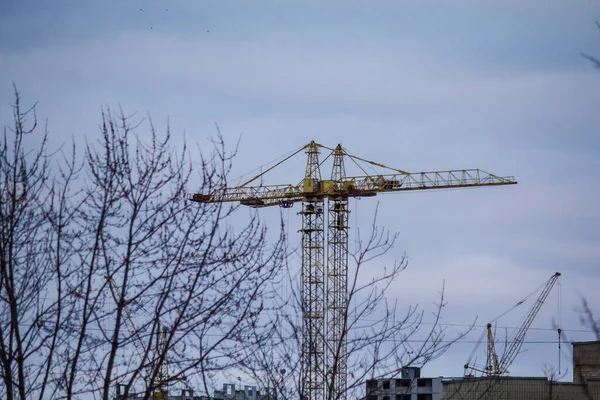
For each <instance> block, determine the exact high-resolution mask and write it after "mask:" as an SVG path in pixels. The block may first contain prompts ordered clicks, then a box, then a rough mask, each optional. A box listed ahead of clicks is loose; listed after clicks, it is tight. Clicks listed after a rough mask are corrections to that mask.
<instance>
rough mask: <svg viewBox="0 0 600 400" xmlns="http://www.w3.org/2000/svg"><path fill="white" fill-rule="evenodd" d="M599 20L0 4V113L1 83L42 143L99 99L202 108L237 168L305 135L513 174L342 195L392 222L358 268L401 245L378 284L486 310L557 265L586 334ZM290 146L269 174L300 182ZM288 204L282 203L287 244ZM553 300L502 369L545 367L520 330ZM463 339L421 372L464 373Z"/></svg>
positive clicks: (381, 7)
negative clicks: (21, 104) (502, 179)
mask: <svg viewBox="0 0 600 400" xmlns="http://www.w3.org/2000/svg"><path fill="white" fill-rule="evenodd" d="M595 18H600V3H599V2H598V1H592V0H589V1H584V0H571V1H565V0H561V1H558V0H556V1H552V0H548V1H543V2H542V1H530V0H520V1H509V0H502V1H499V0H497V1H485V0H473V1H426V0H424V1H417V0H414V1H399V0H396V1H383V0H381V1H357V0H346V1H341V0H331V1H306V0H304V1H281V0H280V1H274V0H272V1H245V2H243V1H224V0H220V1H205V0H203V1H192V0H187V1H183V0H181V1H154V0H118V1H117V0H105V1H102V2H100V1H96V2H91V1H85V2H84V1H66V0H53V1H33V0H3V1H1V2H0V78H1V79H0V104H1V105H2V107H1V108H0V120H1V121H2V124H3V125H4V124H6V123H7V122H8V119H7V118H8V116H9V115H10V108H9V107H8V106H7V104H8V103H9V102H10V101H11V99H12V87H11V82H15V83H16V84H17V85H18V87H19V89H20V91H21V92H22V96H23V98H24V100H25V101H26V102H27V101H30V102H33V101H38V102H39V105H38V113H39V115H40V116H42V117H44V118H48V126H49V130H50V132H51V134H52V141H53V142H52V143H53V144H54V145H57V144H59V143H61V142H65V141H68V140H70V138H71V137H76V138H79V139H83V138H93V137H94V136H95V135H96V134H97V130H98V129H97V125H98V123H99V117H100V114H99V111H100V107H101V106H102V105H110V106H112V107H118V106H119V105H120V106H122V107H123V109H124V110H125V111H126V112H127V113H132V112H139V113H141V115H144V114H145V113H150V114H151V115H152V117H153V119H154V120H155V122H157V125H158V126H161V127H163V126H164V125H165V123H166V120H167V118H169V119H170V123H171V126H172V129H173V131H174V132H175V134H176V136H177V137H178V139H182V138H183V137H184V133H185V137H186V138H187V140H188V141H190V142H198V143H200V144H201V145H202V146H207V145H208V140H207V139H208V138H209V137H210V136H212V135H214V133H215V127H214V124H215V122H217V123H218V124H219V126H220V128H221V131H222V133H223V134H224V136H225V138H226V139H227V140H228V141H229V142H230V143H231V144H234V143H235V142H236V141H237V139H238V138H239V137H240V135H241V142H240V150H239V157H238V159H237V161H236V164H235V171H234V172H235V173H236V174H238V175H241V174H244V173H246V172H248V171H250V170H254V169H255V168H257V167H260V166H262V165H264V164H266V163H267V162H268V161H270V160H272V159H275V158H278V157H280V156H282V155H283V154H286V153H288V152H289V151H291V150H294V149H297V148H298V147H300V146H302V145H304V144H306V143H308V142H309V141H310V140H313V139H314V140H316V141H318V142H320V143H323V144H325V145H328V146H331V147H333V146H335V144H337V143H340V142H341V143H342V144H343V145H344V146H345V147H346V148H347V149H348V150H349V151H350V152H351V153H354V154H356V155H359V156H362V157H365V158H368V159H371V160H375V161H379V162H382V163H384V164H387V165H391V166H393V167H397V168H400V169H403V170H407V171H413V172H418V171H430V170H440V169H462V168H481V169H483V170H486V171H489V172H492V173H495V174H498V175H514V176H516V178H517V180H518V181H519V185H517V186H507V187H497V188H482V189H471V190H456V191H443V192H427V193H419V192H415V193H409V194H404V193H402V194H388V195H383V196H379V197H377V198H368V199H362V200H358V201H354V200H353V201H351V206H352V207H353V214H352V220H353V223H354V224H355V225H360V226H361V229H363V230H364V229H366V228H367V226H368V222H369V219H370V217H371V216H372V215H373V212H374V210H375V207H376V206H377V205H378V206H379V216H380V221H381V222H382V224H383V225H384V226H385V227H386V228H388V229H390V230H392V231H398V232H399V233H400V236H399V239H398V243H397V246H396V248H395V249H394V250H393V252H392V253H390V254H388V255H387V256H386V257H385V258H383V259H380V260H378V261H377V262H376V263H374V264H373V266H372V268H378V266H382V265H383V264H384V263H386V262H389V261H390V260H391V259H393V258H398V257H400V256H401V255H402V254H403V253H404V252H406V253H407V255H408V257H409V268H408V269H407V271H406V272H404V273H403V275H402V279H401V281H399V282H397V284H396V285H395V287H394V292H393V293H390V297H392V298H396V299H398V301H399V302H400V303H401V304H409V303H417V302H418V303H420V304H421V305H423V306H424V307H425V308H427V309H430V308H431V303H432V302H433V301H435V299H436V295H437V291H438V290H439V289H440V288H441V285H442V283H443V282H444V281H445V285H446V300H447V302H448V306H447V310H446V313H445V316H444V320H443V321H444V323H447V324H458V325H460V324H468V323H470V322H472V321H473V319H474V318H475V317H477V316H478V317H479V320H478V321H479V322H481V323H485V322H486V321H487V320H489V319H491V318H494V317H496V316H497V315H499V314H501V313H502V312H503V311H505V310H506V309H508V308H510V307H512V306H513V305H514V304H515V303H516V302H517V301H518V300H520V299H521V298H523V297H525V296H526V295H528V294H529V293H530V291H531V290H533V289H534V288H536V287H537V286H539V285H540V284H542V283H543V282H544V281H546V280H547V279H548V278H549V277H550V276H551V275H552V274H553V273H554V272H555V271H560V272H562V273H563V278H562V285H561V288H562V328H563V330H564V331H565V332H566V333H567V335H568V337H569V338H570V339H576V340H592V339H594V337H593V335H591V333H586V332H578V331H577V330H579V329H581V326H580V324H579V316H578V314H577V309H578V307H579V305H580V303H581V299H582V297H585V298H587V299H588V300H589V302H590V304H591V305H592V306H596V305H600V303H599V302H600V292H599V291H598V288H600V270H599V266H600V235H599V233H600V228H599V226H600V211H599V208H598V194H599V193H600V189H599V186H598V183H599V176H600V161H599V157H598V156H599V153H600V137H599V134H598V126H599V122H600V113H599V112H598V109H599V108H598V107H599V105H600V90H599V89H600V71H599V70H595V69H594V68H593V67H592V66H591V65H590V63H589V62H587V61H586V60H584V59H583V58H582V57H581V56H580V53H581V52H589V53H591V54H596V55H598V56H600V31H599V30H598V29H597V28H596V26H595V25H594V19H595ZM143 133H144V132H143V131H141V132H140V134H141V135H143ZM302 162H303V160H301V161H300V162H297V163H292V164H290V165H289V166H287V167H286V166H285V165H284V166H282V167H280V169H279V170H278V171H277V172H274V173H273V174H272V175H269V176H268V177H267V178H266V180H265V183H297V182H298V181H299V180H300V179H301V178H302V175H303V173H304V169H303V165H302ZM269 177H270V178H269ZM269 179H273V180H272V181H271V180H269ZM190 190H191V191H193V188H191V189H190ZM296 211H298V209H297V206H296V209H294V210H292V211H289V212H288V211H286V213H287V214H286V215H285V217H286V218H289V220H290V221H291V224H292V227H291V228H290V235H291V236H292V240H295V241H297V242H299V240H300V237H299V235H298V234H296V233H295V232H296V228H297V222H298V221H296V219H297V218H298V217H297V216H296ZM261 213H263V215H264V218H265V219H266V220H267V221H276V218H277V216H278V211H277V210H264V212H263V211H261ZM240 218H243V216H242V217H240ZM355 225H354V226H353V231H352V233H351V237H354V235H355V234H356V226H355ZM297 262H298V260H296V263H297ZM557 299H558V296H557V291H556V290H555V291H553V293H552V294H551V295H550V297H549V299H548V301H547V303H546V304H545V305H544V307H543V309H542V311H541V312H540V314H539V316H538V318H537V319H536V321H535V322H534V327H535V328H539V329H537V330H532V331H530V332H529V333H528V335H527V341H528V343H526V344H525V345H524V346H523V349H524V350H527V352H526V353H524V354H521V355H520V356H519V357H518V358H517V360H516V361H515V364H514V365H513V367H512V368H511V373H512V375H534V376H539V375H541V374H542V368H543V366H544V364H553V365H556V364H557V359H558V355H557V354H558V353H557V345H556V344H552V343H551V344H547V343H536V342H540V341H541V342H547V341H555V340H556V338H557V334H556V331H554V330H552V328H553V321H556V320H557V318H558V313H557V309H558V300H557ZM523 307H529V305H527V306H523ZM526 311H527V308H525V309H522V308H518V309H517V310H515V311H514V312H512V313H511V314H509V315H507V316H506V317H505V318H503V319H502V320H500V321H499V322H498V324H499V325H500V326H509V327H513V326H515V324H517V323H518V322H519V321H520V319H521V318H522V316H523V315H524V314H525V313H526ZM597 311H598V313H599V314H600V306H599V307H597ZM450 329H451V330H452V329H457V327H454V326H453V327H451V328H450ZM502 334H503V331H502ZM478 336H479V331H478V332H476V333H474V334H473V335H472V337H470V338H469V340H475V339H476V338H477V337H478ZM472 347H473V344H472V343H470V342H465V343H461V344H457V345H456V346H455V347H454V348H453V349H452V350H451V351H450V352H449V353H448V354H447V355H445V356H444V357H443V358H441V359H440V360H437V361H435V362H433V363H431V364H429V365H427V366H426V367H425V369H424V371H423V374H424V375H426V376H439V375H444V376H459V375H462V373H463V370H462V365H463V364H464V362H465V361H466V358H467V357H468V355H469V354H470V353H471V350H472ZM569 347H570V346H568V345H563V353H564V355H563V359H562V360H563V369H564V367H565V365H568V364H569V363H570V358H569ZM479 357H480V359H482V358H484V357H485V355H484V354H483V347H482V348H481V350H480V355H479ZM570 378H571V373H570V372H569V374H568V375H567V377H566V379H570Z"/></svg>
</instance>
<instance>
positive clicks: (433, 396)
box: [365, 367, 442, 400]
mask: <svg viewBox="0 0 600 400" xmlns="http://www.w3.org/2000/svg"><path fill="white" fill-rule="evenodd" d="M365 389H366V400H441V399H442V378H441V377H440V378H421V370H420V368H413V367H410V368H403V369H402V374H401V378H394V379H370V380H367V382H366V387H365Z"/></svg>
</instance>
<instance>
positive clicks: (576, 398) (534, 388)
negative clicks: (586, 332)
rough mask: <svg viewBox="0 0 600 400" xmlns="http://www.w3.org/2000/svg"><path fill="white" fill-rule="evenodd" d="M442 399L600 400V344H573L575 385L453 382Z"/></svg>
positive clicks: (527, 380)
mask: <svg viewBox="0 0 600 400" xmlns="http://www.w3.org/2000/svg"><path fill="white" fill-rule="evenodd" d="M443 399H444V400H448V399H453V400H471V399H482V400H501V399H502V400H504V399H511V400H555V399H561V400H562V399H565V400H590V399H591V400H600V341H596V342H576V343H573V382H554V381H551V380H549V379H547V378H534V377H512V376H505V377H482V378H450V379H444V381H443Z"/></svg>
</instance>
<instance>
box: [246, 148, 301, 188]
mask: <svg viewBox="0 0 600 400" xmlns="http://www.w3.org/2000/svg"><path fill="white" fill-rule="evenodd" d="M308 146H309V145H305V146H302V147H300V148H299V149H298V150H296V151H294V152H293V153H292V154H290V155H289V156H287V157H285V158H284V159H283V160H281V161H279V162H278V163H276V164H275V165H273V166H272V167H270V168H268V169H266V170H265V171H264V172H261V173H260V174H258V175H256V176H255V177H254V178H252V179H250V180H249V181H246V182H245V183H243V184H241V185H240V186H238V188H242V187H244V186H246V185H247V184H249V183H252V182H254V181H255V180H257V179H258V178H260V177H261V176H263V175H264V174H266V173H267V172H269V171H271V170H272V169H274V168H276V167H278V166H279V165H281V164H283V163H284V162H286V161H287V160H289V159H290V158H292V157H294V156H295V155H296V154H298V153H300V152H301V151H302V150H304V149H305V148H307V147H308ZM260 168H262V167H260Z"/></svg>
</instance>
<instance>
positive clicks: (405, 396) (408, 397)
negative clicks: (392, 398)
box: [396, 394, 410, 400]
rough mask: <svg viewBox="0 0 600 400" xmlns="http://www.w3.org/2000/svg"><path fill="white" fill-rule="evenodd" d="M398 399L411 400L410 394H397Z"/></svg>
mask: <svg viewBox="0 0 600 400" xmlns="http://www.w3.org/2000/svg"><path fill="white" fill-rule="evenodd" d="M396 400H410V394H397V395H396Z"/></svg>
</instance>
